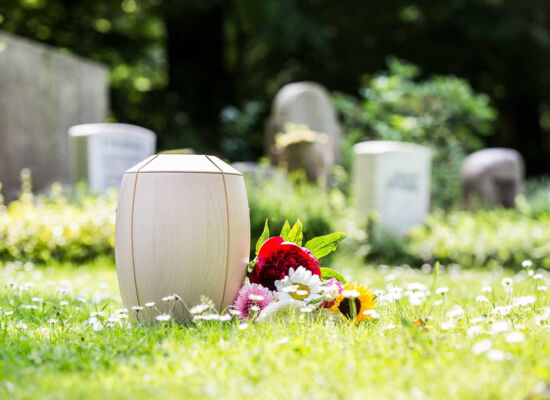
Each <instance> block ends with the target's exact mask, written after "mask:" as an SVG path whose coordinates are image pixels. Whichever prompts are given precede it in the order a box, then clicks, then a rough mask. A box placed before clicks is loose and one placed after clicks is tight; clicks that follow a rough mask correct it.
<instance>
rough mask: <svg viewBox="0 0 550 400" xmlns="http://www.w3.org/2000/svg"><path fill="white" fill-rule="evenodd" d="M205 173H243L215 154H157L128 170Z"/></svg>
mask: <svg viewBox="0 0 550 400" xmlns="http://www.w3.org/2000/svg"><path fill="white" fill-rule="evenodd" d="M138 172H139V173H140V174H142V173H159V172H160V173H163V172H164V173H171V172H175V173H204V174H226V175H242V174H241V173H240V172H239V171H237V170H236V169H235V168H233V167H231V166H230V165H228V164H227V163H225V162H223V161H222V160H220V159H219V158H218V157H215V156H206V155H197V154H156V155H154V156H151V157H149V158H146V159H145V160H143V161H142V162H140V163H139V164H137V165H134V166H133V167H132V168H130V169H129V170H127V171H126V172H125V173H126V174H132V173H133V174H135V173H138Z"/></svg>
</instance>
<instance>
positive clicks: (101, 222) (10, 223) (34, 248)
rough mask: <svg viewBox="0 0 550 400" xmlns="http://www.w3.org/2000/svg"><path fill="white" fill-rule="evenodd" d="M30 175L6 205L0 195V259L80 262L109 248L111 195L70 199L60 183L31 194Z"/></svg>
mask: <svg viewBox="0 0 550 400" xmlns="http://www.w3.org/2000/svg"><path fill="white" fill-rule="evenodd" d="M29 179H30V177H28V176H26V177H25V180H26V181H25V180H24V182H23V191H22V194H21V196H20V198H19V199H18V200H16V201H12V202H11V203H9V204H8V205H7V206H6V205H3V204H2V203H1V198H0V265H2V262H5V261H12V260H18V261H23V262H27V261H30V262H36V263H48V262H51V261H67V262H76V263H78V262H84V261H87V260H90V259H94V258H96V257H98V256H103V255H107V256H110V255H112V254H113V247H114V228H115V210H116V202H117V196H116V192H111V193H109V194H107V195H105V196H100V197H91V196H87V195H85V194H83V193H84V192H83V191H82V190H80V191H78V193H77V194H76V196H72V197H71V199H69V197H68V196H67V195H65V194H64V193H63V192H62V188H61V186H60V185H58V184H55V185H53V186H52V191H51V193H50V194H49V195H48V196H36V197H35V196H34V195H33V194H32V192H31V191H30V183H29Z"/></svg>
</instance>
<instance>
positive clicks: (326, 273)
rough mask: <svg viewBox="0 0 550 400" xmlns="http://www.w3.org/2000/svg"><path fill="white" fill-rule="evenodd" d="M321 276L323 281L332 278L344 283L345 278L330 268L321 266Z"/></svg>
mask: <svg viewBox="0 0 550 400" xmlns="http://www.w3.org/2000/svg"><path fill="white" fill-rule="evenodd" d="M321 276H322V277H323V280H324V281H327V280H329V279H331V278H334V279H336V280H337V281H338V282H342V283H346V279H345V278H344V277H343V276H342V275H340V274H339V273H338V272H336V271H335V270H333V269H330V268H321Z"/></svg>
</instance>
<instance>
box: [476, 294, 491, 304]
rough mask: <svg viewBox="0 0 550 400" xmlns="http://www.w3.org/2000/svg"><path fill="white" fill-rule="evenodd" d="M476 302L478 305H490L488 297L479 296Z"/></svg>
mask: <svg viewBox="0 0 550 400" xmlns="http://www.w3.org/2000/svg"><path fill="white" fill-rule="evenodd" d="M476 301H477V302H478V303H488V302H489V299H488V298H487V297H485V296H483V295H481V296H477V297H476Z"/></svg>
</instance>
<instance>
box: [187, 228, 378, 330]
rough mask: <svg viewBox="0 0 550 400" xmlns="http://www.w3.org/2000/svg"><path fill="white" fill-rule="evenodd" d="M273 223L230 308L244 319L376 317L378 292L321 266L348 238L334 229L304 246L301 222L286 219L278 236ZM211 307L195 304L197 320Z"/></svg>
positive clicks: (261, 242) (356, 319) (266, 232)
mask: <svg viewBox="0 0 550 400" xmlns="http://www.w3.org/2000/svg"><path fill="white" fill-rule="evenodd" d="M269 235H270V232H269V225H268V221H267V220H266V222H265V227H264V231H263V233H262V235H261V236H260V238H259V239H258V242H257V244H256V257H255V259H254V260H253V261H252V262H251V263H250V265H249V269H248V280H249V283H246V284H244V285H243V286H242V288H241V289H240V291H239V294H238V296H237V299H236V301H235V304H234V306H233V307H231V309H230V310H229V313H230V314H233V315H234V316H236V317H238V318H239V319H240V320H241V321H243V322H262V321H268V320H270V319H273V318H274V317H275V316H276V315H288V314H292V313H296V312H299V313H308V314H310V313H323V314H327V315H329V316H333V317H337V318H339V319H343V320H347V321H352V322H361V321H363V320H368V319H370V318H372V317H373V315H375V311H374V309H375V307H376V302H375V296H374V294H373V293H372V292H371V291H370V290H369V289H368V288H366V287H365V286H363V285H360V284H358V283H355V282H346V280H345V279H344V277H343V276H342V275H340V274H339V273H338V272H336V271H334V270H332V269H330V268H326V267H321V266H320V262H319V259H321V258H323V257H325V256H327V255H329V254H330V253H332V252H333V251H335V250H336V248H337V247H338V243H339V242H341V241H342V240H343V239H345V237H346V235H345V234H343V233H332V234H329V235H325V236H320V237H316V238H314V239H311V240H309V241H308V242H306V243H305V245H304V246H302V240H303V234H302V223H301V222H300V221H297V222H296V223H295V224H294V226H293V227H291V226H290V224H289V223H288V221H287V222H285V224H284V226H283V228H282V230H281V233H280V235H279V236H274V237H270V236H269ZM206 310H207V308H206V307H200V308H197V307H195V308H194V309H191V312H192V313H193V314H195V320H201V319H205V318H204V315H201V314H202V313H203V312H204V311H206Z"/></svg>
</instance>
